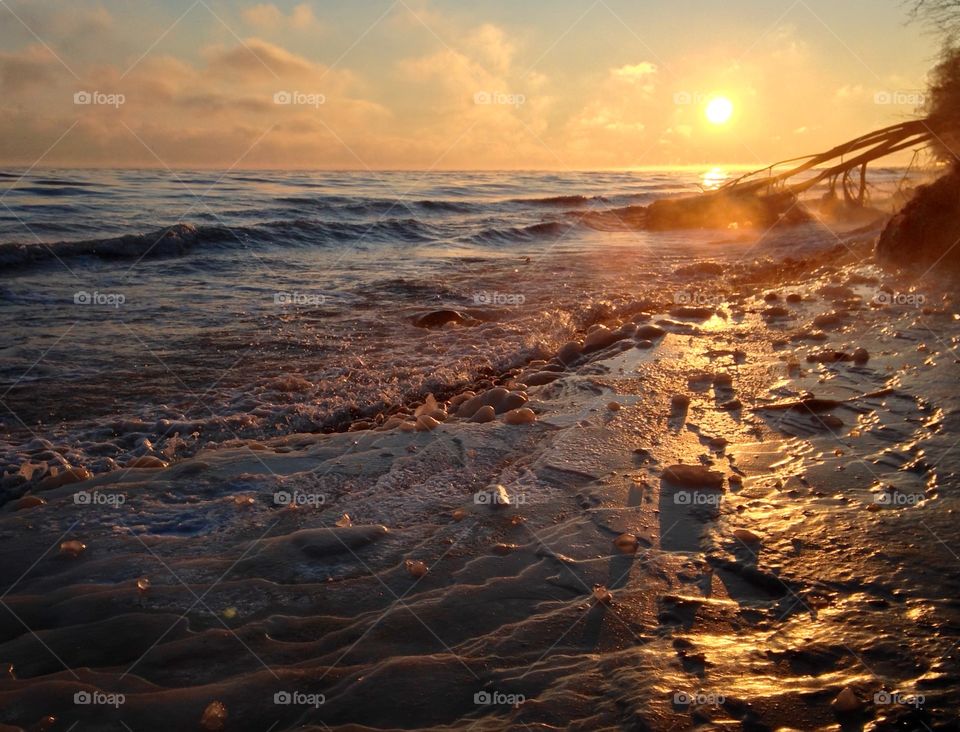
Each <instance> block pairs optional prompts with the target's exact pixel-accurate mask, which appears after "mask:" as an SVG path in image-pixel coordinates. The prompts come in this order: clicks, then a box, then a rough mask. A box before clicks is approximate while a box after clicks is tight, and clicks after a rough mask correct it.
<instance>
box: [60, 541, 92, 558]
mask: <svg viewBox="0 0 960 732" xmlns="http://www.w3.org/2000/svg"><path fill="white" fill-rule="evenodd" d="M86 549H87V545H86V544H84V543H83V542H82V541H77V540H76V539H70V540H68V541H64V542H62V543H61V544H60V556H62V557H70V558H71V559H76V558H77V557H79V556H80V555H81V554H83V552H84V551H86Z"/></svg>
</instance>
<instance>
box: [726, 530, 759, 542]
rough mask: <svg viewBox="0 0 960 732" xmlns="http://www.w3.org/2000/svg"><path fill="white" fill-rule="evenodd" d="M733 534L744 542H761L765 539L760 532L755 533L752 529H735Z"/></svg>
mask: <svg viewBox="0 0 960 732" xmlns="http://www.w3.org/2000/svg"><path fill="white" fill-rule="evenodd" d="M733 535H734V537H735V538H737V539H739V540H740V541H742V542H743V543H744V544H759V543H760V542H761V541H763V538H762V537H761V536H760V535H759V534H754V533H753V532H752V531H750V529H735V530H734V532H733Z"/></svg>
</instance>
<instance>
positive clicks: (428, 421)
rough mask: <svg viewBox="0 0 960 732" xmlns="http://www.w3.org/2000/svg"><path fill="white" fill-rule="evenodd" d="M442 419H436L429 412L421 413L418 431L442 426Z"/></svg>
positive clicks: (428, 430) (427, 430)
mask: <svg viewBox="0 0 960 732" xmlns="http://www.w3.org/2000/svg"><path fill="white" fill-rule="evenodd" d="M440 424H441V423H440V421H439V420H436V419H434V418H433V417H431V416H430V415H429V414H421V415H420V416H419V417H417V426H416V430H417V432H430V431H431V430H435V429H436V428H437V427H439V426H440Z"/></svg>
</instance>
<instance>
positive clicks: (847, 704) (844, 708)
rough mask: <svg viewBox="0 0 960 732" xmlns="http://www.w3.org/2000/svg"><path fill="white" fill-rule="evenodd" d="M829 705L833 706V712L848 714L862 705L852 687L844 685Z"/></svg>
mask: <svg viewBox="0 0 960 732" xmlns="http://www.w3.org/2000/svg"><path fill="white" fill-rule="evenodd" d="M830 706H831V707H833V710H834V711H835V712H839V713H840V714H850V713H851V712H855V711H857V710H858V709H860V708H861V707H862V706H863V702H862V701H860V698H859V697H858V696H857V695H856V694H855V693H854V691H853V689H851V688H850V687H849V686H846V687H844V689H843V691H841V692H840V693H839V694H837V696H836V698H835V699H834V700H833V702H831V704H830Z"/></svg>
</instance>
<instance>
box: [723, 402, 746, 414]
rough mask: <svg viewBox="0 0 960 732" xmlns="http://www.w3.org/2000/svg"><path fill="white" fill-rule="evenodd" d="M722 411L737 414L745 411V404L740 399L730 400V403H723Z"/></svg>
mask: <svg viewBox="0 0 960 732" xmlns="http://www.w3.org/2000/svg"><path fill="white" fill-rule="evenodd" d="M720 409H722V410H724V411H725V412H737V411H739V410H741V409H743V402H741V401H740V400H739V399H730V400H729V401H726V402H723V404H721V405H720Z"/></svg>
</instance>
